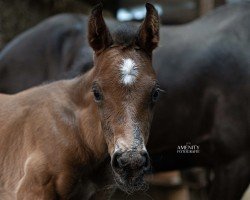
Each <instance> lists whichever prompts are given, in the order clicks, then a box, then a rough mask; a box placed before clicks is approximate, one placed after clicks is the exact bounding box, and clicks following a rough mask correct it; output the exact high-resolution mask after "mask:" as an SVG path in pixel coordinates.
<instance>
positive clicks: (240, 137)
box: [0, 3, 250, 200]
mask: <svg viewBox="0 0 250 200" xmlns="http://www.w3.org/2000/svg"><path fill="white" fill-rule="evenodd" d="M63 18H68V19H69V20H73V21H74V23H72V24H71V25H70V26H64V25H63V23H62V21H61V19H63ZM50 21H53V23H54V24H55V26H56V27H61V28H59V30H64V31H62V33H64V32H67V31H69V32H70V30H74V27H82V28H81V29H78V30H80V31H79V34H80V35H81V36H84V35H85V31H84V30H86V27H85V25H84V24H86V18H85V17H84V16H82V17H79V16H75V15H59V16H57V17H54V18H51V19H49V20H47V21H45V22H43V23H42V24H40V25H39V26H37V27H35V28H34V29H33V30H32V29H31V30H30V31H28V32H26V33H24V34H23V35H22V37H17V38H16V39H15V40H14V41H13V42H12V43H10V44H9V45H7V47H6V49H5V50H3V52H2V54H1V56H0V57H1V60H0V70H2V74H4V75H3V76H4V79H0V88H3V87H1V86H5V87H4V88H3V90H4V91H8V92H14V91H16V90H19V89H20V88H19V87H17V88H18V89H16V87H11V86H12V83H15V82H17V83H18V80H19V78H20V79H21V78H22V80H23V81H24V83H26V82H28V81H31V80H32V79H35V77H37V76H39V75H40V73H39V74H38V73H34V72H33V71H29V69H27V68H28V67H33V69H34V70H37V71H39V70H41V69H36V68H37V67H36V66H39V67H40V65H39V63H40V62H41V60H43V61H46V62H47V63H50V62H49V61H50V60H51V59H52V57H56V56H53V55H60V56H61V58H60V57H59V58H60V59H59V60H63V59H64V57H63V55H64V54H62V53H61V52H63V51H62V50H63V49H64V48H62V47H63V46H64V45H63V44H64V43H67V37H63V38H64V40H59V39H60V38H61V37H59V35H55V33H56V31H54V32H50V30H48V32H47V34H40V33H39V32H38V31H37V32H36V30H37V29H38V27H40V29H42V30H45V31H46V27H47V24H48V23H49V22H50ZM58 24H59V25H58ZM109 24H110V25H111V27H112V26H113V27H114V28H115V26H116V22H115V21H109ZM51 27H52V26H51ZM55 30H56V29H55ZM62 35H65V34H62ZM66 35H67V34H66ZM55 36H57V37H55ZM29 38H36V40H35V41H39V39H40V40H42V41H43V40H45V41H46V40H48V41H51V40H50V39H49V38H53V40H54V41H55V42H56V43H55V42H54V43H47V46H46V48H51V45H53V44H58V45H55V47H56V48H54V46H52V47H53V49H54V50H55V52H51V53H50V54H44V53H42V54H39V51H40V52H46V48H45V47H44V48H41V49H40V48H39V46H37V47H36V48H32V47H33V46H30V45H27V46H23V45H24V44H25V43H26V42H27V41H29V40H30V39H29ZM70 38H71V37H69V40H70ZM76 38H77V37H76ZM15 41H17V42H15ZM35 41H34V42H35ZM60 41H62V44H61V45H59V44H60ZM15 43H16V44H15ZM42 45H43V46H45V43H43V44H42ZM81 45H83V46H82V47H81V48H83V49H84V52H85V53H86V52H87V53H86V54H84V55H82V57H81V58H82V60H81V62H80V63H82V65H81V66H80V65H79V66H77V67H75V65H74V64H73V65H71V66H69V67H68V71H67V74H68V75H69V76H75V74H78V72H80V71H86V70H87V69H89V67H90V66H91V65H92V63H91V62H90V58H86V55H87V56H88V55H90V53H91V50H90V48H89V47H88V46H86V45H87V44H86V42H85V41H84V40H82V44H81ZM43 46H42V47H43ZM77 48H78V47H77V46H76V47H74V49H73V50H74V51H75V49H77ZM81 48H80V47H79V48H78V49H79V50H80V49H81ZM37 49H40V50H39V51H38V50H37ZM32 52H35V54H34V55H33V54H32ZM68 53H69V55H70V54H71V51H70V49H69V50H68ZM76 55H78V53H76ZM35 56H37V57H35ZM31 57H32V60H31ZM73 57H74V56H73ZM13 60H16V61H15V62H16V63H19V61H22V62H20V63H23V64H22V66H21V67H20V66H19V65H17V64H16V63H15V62H14V61H13ZM73 63H74V62H73ZM153 64H154V68H155V70H156V72H157V76H158V80H159V82H160V85H161V87H162V88H163V89H164V90H166V94H164V95H162V97H161V100H160V101H159V103H158V105H157V106H156V114H155V117H154V119H153V124H152V129H151V131H152V134H151V137H150V140H149V143H148V149H149V151H150V152H151V154H152V161H153V163H152V165H153V169H154V170H155V171H159V170H168V169H180V168H186V167H191V166H197V165H199V166H205V167H208V168H211V169H212V170H213V172H214V180H213V182H212V184H211V186H212V187H211V190H210V199H211V200H214V199H215V200H216V199H219V200H221V199H232V200H234V199H239V198H240V197H241V196H242V194H243V192H244V190H245V189H246V187H247V186H248V184H249V182H250V169H249V167H248V166H249V163H250V158H249V155H250V153H249V151H250V150H249V146H250V144H249V141H250V138H249V137H250V136H249V135H250V133H249V130H250V128H249V123H250V114H249V110H250V109H249V102H250V94H249V92H250V83H249V80H250V77H249V70H250V4H249V3H240V4H235V5H227V6H224V7H221V8H219V9H216V10H215V11H212V12H211V13H209V14H208V15H206V16H204V17H203V18H201V19H198V20H196V21H194V22H192V23H189V24H187V25H181V26H171V27H162V29H161V41H160V48H158V49H157V51H156V52H155V54H154V60H153ZM48 65H49V64H48ZM51 66H52V65H51ZM46 67H47V65H44V66H42V69H46ZM58 67H60V65H59V66H58ZM17 69H19V71H18V72H19V73H18V74H16V72H15V70H17ZM61 75H62V73H61V71H59V70H58V71H57V72H56V73H55V74H54V77H53V78H54V79H57V78H58V77H60V76H61ZM0 76H1V74H0ZM48 79H49V78H48V77H46V76H45V78H44V79H43V80H48ZM51 79H52V78H51ZM3 81H4V83H3ZM20 85H21V84H20ZM21 86H22V87H23V88H26V87H30V86H32V85H31V84H26V85H21ZM23 88H22V89H23ZM186 143H191V144H190V145H188V146H192V145H198V146H199V148H200V153H198V154H181V153H177V148H178V147H179V146H182V147H183V146H185V145H186Z"/></svg>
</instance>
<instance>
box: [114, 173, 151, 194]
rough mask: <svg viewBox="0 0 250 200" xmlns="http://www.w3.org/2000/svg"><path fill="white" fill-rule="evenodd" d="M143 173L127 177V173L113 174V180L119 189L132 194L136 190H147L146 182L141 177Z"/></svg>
mask: <svg viewBox="0 0 250 200" xmlns="http://www.w3.org/2000/svg"><path fill="white" fill-rule="evenodd" d="M143 177H144V174H141V175H139V176H137V177H129V176H128V175H124V174H123V175H118V174H116V175H115V181H116V183H117V186H118V187H119V189H121V190H123V191H124V192H126V193H128V194H132V193H134V192H136V191H146V190H148V184H147V183H146V182H145V181H144V179H143Z"/></svg>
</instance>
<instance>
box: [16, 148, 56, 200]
mask: <svg viewBox="0 0 250 200" xmlns="http://www.w3.org/2000/svg"><path fill="white" fill-rule="evenodd" d="M44 161H45V160H44V157H43V156H42V155H41V154H35V153H34V154H32V155H31V156H29V157H28V159H27V160H26V162H25V166H24V176H23V177H22V179H21V180H20V181H19V183H18V186H17V190H16V199H17V200H30V199H33V200H54V199H56V193H55V190H54V180H53V176H52V175H51V174H49V173H48V171H49V170H48V167H47V164H45V163H46V162H44Z"/></svg>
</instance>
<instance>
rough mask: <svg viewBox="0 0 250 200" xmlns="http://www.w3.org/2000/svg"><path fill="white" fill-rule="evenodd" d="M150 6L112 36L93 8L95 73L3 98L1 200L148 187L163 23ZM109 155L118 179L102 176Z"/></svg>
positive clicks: (90, 35)
mask: <svg viewBox="0 0 250 200" xmlns="http://www.w3.org/2000/svg"><path fill="white" fill-rule="evenodd" d="M146 8H147V14H146V17H145V20H144V21H143V23H142V24H141V26H140V28H139V29H137V27H132V25H126V24H123V25H121V27H120V28H119V27H116V29H115V32H110V31H109V29H108V28H107V26H106V24H105V22H104V19H103V17H102V6H101V5H98V6H96V7H95V8H94V9H93V11H92V13H91V15H90V18H89V21H88V41H89V44H90V46H91V48H92V49H93V50H94V67H93V68H92V69H91V70H89V71H88V72H87V73H85V74H84V75H81V76H78V77H76V78H74V79H70V80H61V81H56V82H53V83H50V84H47V85H42V86H38V87H34V88H31V89H28V90H25V91H22V92H20V93H17V94H15V95H5V94H0V198H1V200H7V199H9V200H13V199H17V200H23V199H27V200H39V199H41V200H42V199H43V200H56V199H90V198H91V199H106V198H108V197H105V196H104V195H107V193H106V192H107V191H106V190H105V191H104V193H103V194H102V193H98V192H97V193H95V194H93V192H95V191H96V190H98V189H102V187H104V186H107V185H108V187H110V186H109V184H111V183H112V181H113V179H115V183H116V185H117V186H119V187H120V188H121V189H122V190H124V191H126V192H129V193H131V192H133V191H136V190H141V189H145V183H144V181H143V175H144V173H145V171H147V170H148V168H149V167H150V160H149V156H148V153H147V150H146V147H145V145H146V143H147V141H148V137H149V130H150V123H151V120H152V117H153V116H152V115H153V110H154V109H153V108H154V105H155V103H156V101H157V99H158V96H159V88H158V84H157V81H156V74H155V72H154V70H153V68H152V51H153V50H154V49H155V48H156V47H157V44H158V41H159V18H158V14H157V11H156V10H155V8H154V7H153V6H152V5H151V4H149V3H148V4H146ZM124 30H126V31H124ZM109 157H111V167H112V172H113V175H112V174H110V173H109V174H105V171H106V170H107V169H110V168H111V167H104V166H105V165H106V163H105V162H106V160H107V158H109ZM106 177H108V178H109V179H107V180H105V179H106ZM115 183H113V184H115ZM111 189H112V188H111ZM100 195H101V196H100Z"/></svg>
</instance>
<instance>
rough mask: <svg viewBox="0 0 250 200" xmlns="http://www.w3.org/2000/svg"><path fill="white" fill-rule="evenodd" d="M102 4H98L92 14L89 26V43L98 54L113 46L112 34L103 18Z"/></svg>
mask: <svg viewBox="0 0 250 200" xmlns="http://www.w3.org/2000/svg"><path fill="white" fill-rule="evenodd" d="M102 7H103V6H102V4H98V5H97V6H96V7H95V8H94V9H93V10H92V12H91V15H90V18H89V24H88V41H89V44H90V46H91V47H92V48H93V50H94V51H95V52H96V53H99V52H101V51H102V50H104V49H106V48H107V47H109V46H110V45H111V44H112V41H113V40H112V37H111V34H110V32H109V30H108V28H107V26H106V24H105V21H104V19H103V16H102Z"/></svg>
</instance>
